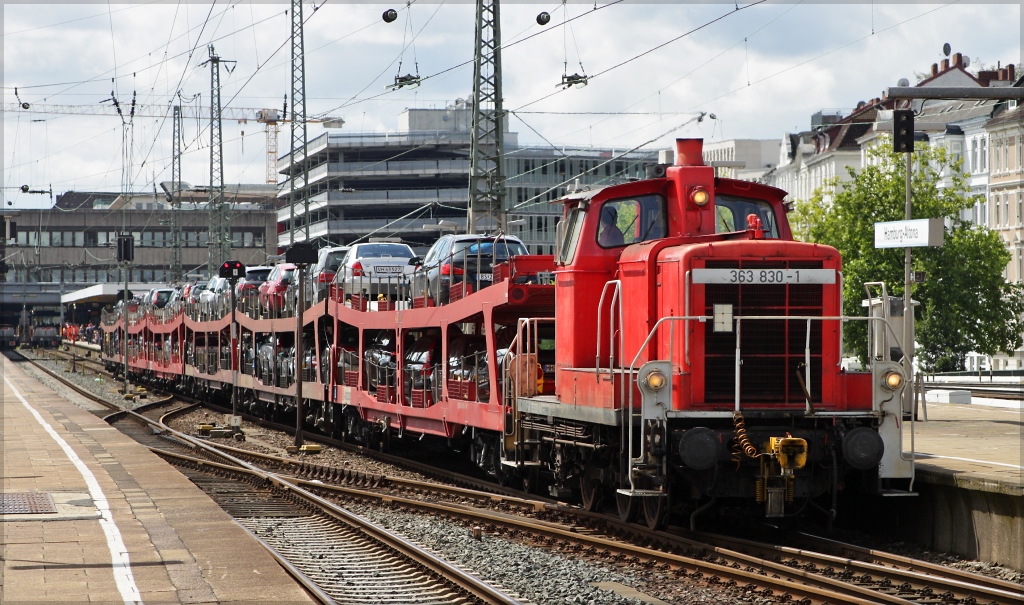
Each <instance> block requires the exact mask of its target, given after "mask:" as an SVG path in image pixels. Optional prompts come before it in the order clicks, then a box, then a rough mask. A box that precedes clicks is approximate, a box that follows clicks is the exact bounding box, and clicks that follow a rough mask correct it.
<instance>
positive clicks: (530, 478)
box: [523, 466, 540, 494]
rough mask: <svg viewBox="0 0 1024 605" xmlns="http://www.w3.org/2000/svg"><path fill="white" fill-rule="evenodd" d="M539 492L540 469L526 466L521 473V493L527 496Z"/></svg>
mask: <svg viewBox="0 0 1024 605" xmlns="http://www.w3.org/2000/svg"><path fill="white" fill-rule="evenodd" d="M539 490H540V469H539V468H538V467H536V466H528V467H526V470H525V471H523V491H524V492H526V493H528V494H537V493H539Z"/></svg>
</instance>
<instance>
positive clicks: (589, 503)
mask: <svg viewBox="0 0 1024 605" xmlns="http://www.w3.org/2000/svg"><path fill="white" fill-rule="evenodd" d="M580 499H581V500H582V501H583V510H586V511H589V512H594V511H596V510H597V509H598V508H599V507H600V506H601V501H602V500H604V488H603V487H602V486H601V481H600V480H598V479H594V478H592V477H587V476H586V475H585V474H584V475H581V476H580Z"/></svg>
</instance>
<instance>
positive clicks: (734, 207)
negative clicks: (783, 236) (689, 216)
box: [715, 194, 779, 238]
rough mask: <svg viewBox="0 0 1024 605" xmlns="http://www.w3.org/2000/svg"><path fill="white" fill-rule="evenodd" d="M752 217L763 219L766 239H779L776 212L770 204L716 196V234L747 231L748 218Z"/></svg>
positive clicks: (731, 196) (762, 224)
mask: <svg viewBox="0 0 1024 605" xmlns="http://www.w3.org/2000/svg"><path fill="white" fill-rule="evenodd" d="M750 215H753V216H756V217H757V218H759V219H761V226H762V228H763V229H764V236H765V237H770V238H778V237H779V226H778V222H777V221H776V220H775V212H774V210H773V209H772V205H771V204H769V203H768V202H765V201H762V200H753V199H749V198H743V197H736V196H734V195H721V194H719V195H716V196H715V233H731V232H733V231H746V230H747V229H748V228H749V227H748V226H747V217H748V216H750Z"/></svg>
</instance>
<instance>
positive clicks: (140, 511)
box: [0, 357, 315, 604]
mask: <svg viewBox="0 0 1024 605" xmlns="http://www.w3.org/2000/svg"><path fill="white" fill-rule="evenodd" d="M21 366H22V364H21V363H18V362H12V361H11V360H9V359H7V358H5V357H0V373H2V374H3V376H4V379H3V382H4V397H3V425H2V429H0V432H2V453H3V507H2V509H0V511H2V512H0V532H2V537H3V575H2V576H0V594H2V595H3V598H2V600H3V602H4V603H12V604H14V603H53V602H60V601H74V602H97V603H144V602H161V603H254V602H273V603H283V604H293V603H294V604H299V603H314V602H315V601H314V600H313V599H312V598H311V597H310V596H309V595H308V594H307V593H306V591H305V590H304V589H303V588H302V587H301V586H300V585H299V584H298V583H297V582H296V581H295V580H294V579H293V578H292V577H291V576H289V575H288V574H287V573H286V572H285V571H284V570H283V569H282V568H281V567H280V565H279V564H278V563H277V561H276V560H274V559H273V557H271V555H270V554H269V553H268V552H267V551H266V550H265V549H264V548H263V547H262V546H261V545H260V544H259V542H257V541H256V540H255V539H254V538H253V537H252V536H251V535H250V534H249V533H248V532H247V531H246V530H245V529H243V528H242V527H241V526H240V525H238V524H237V523H235V521H234V520H232V519H231V518H230V517H229V516H228V515H227V513H225V512H224V511H222V510H221V509H220V507H219V506H217V504H216V503H214V502H213V501H212V500H211V499H210V498H209V497H207V496H206V494H204V493H203V492H202V491H201V490H200V489H199V488H197V487H196V486H195V485H193V484H192V483H191V482H190V481H189V480H188V479H186V478H185V477H184V476H183V475H181V474H180V473H179V472H178V471H177V470H176V469H174V468H173V467H171V466H170V465H169V464H167V463H166V462H164V461H163V460H162V459H160V458H159V457H158V456H156V455H155V454H153V453H152V452H150V451H149V450H148V449H147V448H145V447H143V446H141V445H139V444H137V443H136V442H134V441H133V440H131V439H130V438H129V437H127V436H125V435H123V434H121V433H120V432H119V431H118V430H117V429H116V428H114V427H111V426H110V425H108V424H107V423H105V422H103V420H102V419H100V418H99V417H97V416H96V415H94V414H92V413H90V412H88V411H86V410H85V409H83V408H82V407H79V406H77V405H75V404H74V403H72V402H70V401H68V400H67V399H65V398H63V397H61V396H59V395H57V394H56V393H54V392H53V391H52V390H51V389H49V388H47V387H46V386H45V385H43V384H42V383H40V382H39V381H37V380H35V379H34V378H32V377H31V376H29V375H28V374H26V373H25V371H24V370H23V369H22V367H21Z"/></svg>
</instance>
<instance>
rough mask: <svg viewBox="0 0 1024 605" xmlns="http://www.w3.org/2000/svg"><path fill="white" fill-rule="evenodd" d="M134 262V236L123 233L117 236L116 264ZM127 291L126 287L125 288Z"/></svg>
mask: <svg viewBox="0 0 1024 605" xmlns="http://www.w3.org/2000/svg"><path fill="white" fill-rule="evenodd" d="M133 260H135V236H133V235H128V234H125V233H122V234H119V235H118V236H117V262H119V263H130V262H132V261H133ZM125 288H126V289H127V286H126V287H125Z"/></svg>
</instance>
